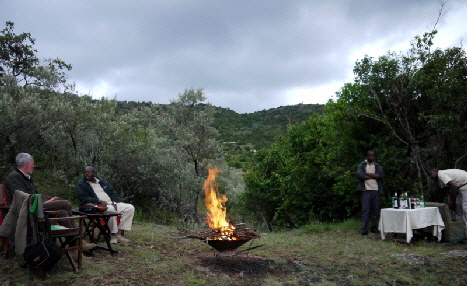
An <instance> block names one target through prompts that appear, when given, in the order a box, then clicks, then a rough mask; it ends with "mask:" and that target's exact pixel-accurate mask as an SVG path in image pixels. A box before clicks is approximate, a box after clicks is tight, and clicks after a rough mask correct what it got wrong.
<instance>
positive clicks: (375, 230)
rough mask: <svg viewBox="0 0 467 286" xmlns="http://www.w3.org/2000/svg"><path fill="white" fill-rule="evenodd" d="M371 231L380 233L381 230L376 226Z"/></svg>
mask: <svg viewBox="0 0 467 286" xmlns="http://www.w3.org/2000/svg"><path fill="white" fill-rule="evenodd" d="M371 232H372V233H380V231H379V230H377V229H376V228H374V229H372V230H371Z"/></svg>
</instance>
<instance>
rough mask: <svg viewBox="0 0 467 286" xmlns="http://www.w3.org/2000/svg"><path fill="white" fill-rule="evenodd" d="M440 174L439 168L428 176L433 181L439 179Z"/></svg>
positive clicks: (431, 170)
mask: <svg viewBox="0 0 467 286" xmlns="http://www.w3.org/2000/svg"><path fill="white" fill-rule="evenodd" d="M438 172H439V169H438V168H432V169H430V170H429V171H428V176H429V177H430V178H431V179H432V180H436V179H438Z"/></svg>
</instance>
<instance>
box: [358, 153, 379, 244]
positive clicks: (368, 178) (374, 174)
mask: <svg viewBox="0 0 467 286" xmlns="http://www.w3.org/2000/svg"><path fill="white" fill-rule="evenodd" d="M357 177H358V179H359V183H358V187H357V189H358V190H359V191H361V192H362V229H361V230H360V234H361V235H367V234H368V225H369V222H370V221H371V228H370V229H371V232H373V233H378V217H379V200H380V196H381V195H382V194H383V186H382V184H381V180H382V179H383V178H384V171H383V168H382V167H381V166H380V165H379V164H378V163H376V162H375V152H374V151H372V150H370V151H368V152H367V153H366V160H365V161H363V162H361V163H360V164H359V165H358V168H357Z"/></svg>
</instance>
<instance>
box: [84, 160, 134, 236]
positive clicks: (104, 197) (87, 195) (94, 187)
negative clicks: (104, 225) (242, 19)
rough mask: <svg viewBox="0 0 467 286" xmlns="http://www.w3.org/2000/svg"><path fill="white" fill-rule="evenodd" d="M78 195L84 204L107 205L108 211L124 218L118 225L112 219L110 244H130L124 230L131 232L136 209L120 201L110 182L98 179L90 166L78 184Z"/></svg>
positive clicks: (113, 218)
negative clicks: (124, 235)
mask: <svg viewBox="0 0 467 286" xmlns="http://www.w3.org/2000/svg"><path fill="white" fill-rule="evenodd" d="M76 195H77V196H78V199H79V200H80V201H81V203H82V204H88V203H92V204H97V203H100V204H103V205H107V207H108V209H107V210H108V211H113V212H119V213H120V214H121V215H122V217H121V219H120V224H119V225H117V218H116V217H111V218H110V220H109V228H110V232H111V234H112V238H111V240H110V243H118V242H123V243H125V242H130V241H129V240H128V239H126V238H125V237H123V234H122V233H123V232H122V231H124V230H131V225H132V223H133V215H134V213H135V208H134V207H133V205H131V204H126V203H122V202H120V199H119V197H118V195H117V192H116V191H115V189H114V187H112V185H111V184H109V182H107V181H106V180H104V179H102V178H100V177H97V172H96V170H95V169H94V167H91V166H88V167H86V168H85V169H84V178H83V179H82V180H80V181H78V184H76Z"/></svg>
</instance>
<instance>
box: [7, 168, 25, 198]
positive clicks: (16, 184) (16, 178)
mask: <svg viewBox="0 0 467 286" xmlns="http://www.w3.org/2000/svg"><path fill="white" fill-rule="evenodd" d="M5 189H6V196H7V204H8V205H10V204H11V202H12V201H13V195H14V193H15V191H16V190H19V191H23V192H25V193H27V192H28V186H27V185H26V181H25V180H24V179H23V178H21V174H19V173H18V175H13V174H11V175H9V176H8V177H6V179H5Z"/></svg>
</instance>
